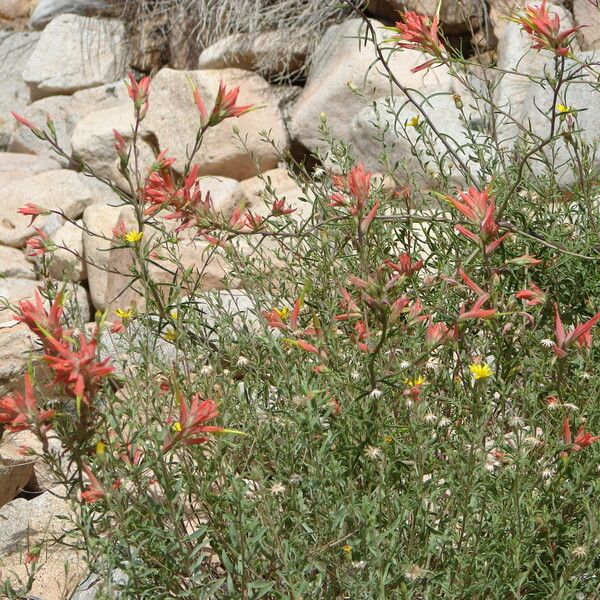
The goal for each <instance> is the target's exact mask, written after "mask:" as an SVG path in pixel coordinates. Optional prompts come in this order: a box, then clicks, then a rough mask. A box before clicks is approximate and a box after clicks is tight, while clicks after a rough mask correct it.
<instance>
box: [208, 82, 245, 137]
mask: <svg viewBox="0 0 600 600" xmlns="http://www.w3.org/2000/svg"><path fill="white" fill-rule="evenodd" d="M239 93H240V88H239V87H236V88H234V89H232V90H229V91H227V88H226V87H225V84H224V83H223V82H222V81H221V83H220V84H219V91H218V92H217V97H216V99H215V105H214V106H213V109H212V112H211V113H210V117H209V124H210V125H211V126H214V125H218V124H219V123H220V122H221V121H224V120H225V119H230V118H233V117H241V116H242V115H244V114H246V113H247V112H250V111H251V110H254V107H253V105H252V104H247V105H246V106H236V102H237V98H238V95H239Z"/></svg>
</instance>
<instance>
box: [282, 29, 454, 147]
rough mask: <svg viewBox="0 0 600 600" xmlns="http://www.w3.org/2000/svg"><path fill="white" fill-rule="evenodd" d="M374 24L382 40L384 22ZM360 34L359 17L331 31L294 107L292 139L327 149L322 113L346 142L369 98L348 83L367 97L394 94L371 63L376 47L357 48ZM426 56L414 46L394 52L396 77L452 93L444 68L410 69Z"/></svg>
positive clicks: (422, 87)
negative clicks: (353, 88)
mask: <svg viewBox="0 0 600 600" xmlns="http://www.w3.org/2000/svg"><path fill="white" fill-rule="evenodd" d="M371 22H372V24H373V26H374V27H375V30H376V31H377V33H378V35H379V36H380V37H379V43H381V42H382V41H383V39H384V37H385V36H384V34H383V33H382V30H383V24H382V23H380V22H379V21H375V20H372V21H371ZM361 33H362V34H363V35H364V26H362V21H361V20H360V19H351V20H349V21H346V22H344V23H342V24H341V25H334V26H332V27H330V28H329V29H328V30H327V32H326V33H325V35H324V37H323V39H322V40H321V42H320V43H319V46H318V47H317V49H316V51H315V55H314V57H313V61H312V66H311V68H310V70H309V73H308V79H307V82H306V86H305V88H304V90H303V91H302V93H301V94H300V97H299V98H298V100H297V102H296V104H295V106H294V108H293V110H292V120H291V124H290V131H291V135H292V138H293V139H294V140H295V141H297V142H299V143H300V144H302V145H303V146H304V147H305V148H308V149H310V150H316V149H320V150H322V151H325V150H326V149H327V144H326V143H324V142H323V141H321V134H320V132H319V127H320V123H321V118H322V115H326V117H327V124H328V126H329V128H330V130H331V135H332V136H333V137H334V138H335V139H338V140H344V141H347V139H348V132H349V127H348V125H349V122H350V120H351V119H352V118H353V117H354V116H356V115H357V114H358V113H359V112H360V111H361V109H362V108H363V107H364V106H365V105H366V104H368V100H367V99H364V98H363V97H361V95H359V94H357V93H355V92H353V91H352V90H351V87H349V86H350V85H352V86H355V87H356V88H358V89H359V90H360V91H361V93H362V94H364V95H366V96H367V98H368V99H377V98H382V97H385V96H388V95H389V94H390V83H389V80H388V78H387V77H385V76H384V75H382V74H380V73H379V71H380V70H381V69H379V68H376V67H375V66H374V65H373V61H374V60H375V51H374V48H373V45H372V44H371V43H368V44H366V45H365V44H362V45H361V46H360V47H359V40H358V39H357V37H360V35H361ZM386 52H387V51H386ZM426 60H427V57H426V56H425V55H424V54H422V53H420V52H418V51H416V50H402V52H395V53H394V54H391V55H390V57H389V64H390V68H391V69H392V71H393V73H394V74H395V76H396V77H397V78H398V80H399V81H400V82H401V83H402V84H403V85H405V86H407V87H409V88H414V89H416V90H419V91H420V92H422V93H427V91H431V92H443V91H450V89H451V86H452V81H451V78H450V76H449V74H448V72H447V70H446V69H445V68H443V67H441V68H436V69H434V70H429V71H421V72H419V73H411V72H410V70H411V69H412V68H413V67H416V66H418V65H420V64H422V63H424V62H425V61H426Z"/></svg>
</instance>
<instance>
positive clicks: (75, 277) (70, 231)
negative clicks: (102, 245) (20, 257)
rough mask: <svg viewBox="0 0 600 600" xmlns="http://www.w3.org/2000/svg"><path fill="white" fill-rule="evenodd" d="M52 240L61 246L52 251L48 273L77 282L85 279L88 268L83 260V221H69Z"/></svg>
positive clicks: (56, 277) (57, 278) (53, 276)
mask: <svg viewBox="0 0 600 600" xmlns="http://www.w3.org/2000/svg"><path fill="white" fill-rule="evenodd" d="M78 225H79V226H78ZM52 241H53V242H54V243H55V244H56V245H57V246H61V247H59V248H58V249H57V250H56V251H55V252H53V253H52V256H51V258H50V260H49V261H48V274H49V275H50V277H52V278H53V279H56V280H58V281H63V280H67V281H73V282H76V283H78V282H80V281H83V280H85V279H86V278H87V269H86V265H85V263H84V262H83V232H82V230H81V222H78V224H74V223H71V222H69V221H67V222H66V223H65V224H64V225H63V226H62V227H61V228H60V229H59V230H58V231H57V232H56V233H55V234H54V235H53V236H52ZM67 248H68V250H67Z"/></svg>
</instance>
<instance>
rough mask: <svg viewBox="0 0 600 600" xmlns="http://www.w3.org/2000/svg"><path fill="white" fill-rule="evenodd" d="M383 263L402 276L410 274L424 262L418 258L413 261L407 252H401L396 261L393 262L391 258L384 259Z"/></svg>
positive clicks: (417, 269)
mask: <svg viewBox="0 0 600 600" xmlns="http://www.w3.org/2000/svg"><path fill="white" fill-rule="evenodd" d="M384 264H385V265H386V266H388V267H389V268H390V269H392V271H395V272H396V273H398V275H399V276H402V275H412V274H413V273H416V272H417V271H419V270H420V269H421V268H422V267H423V265H424V262H423V261H422V260H418V261H416V262H414V263H413V262H412V258H411V256H410V254H408V253H407V252H403V253H402V254H401V255H400V256H399V257H398V260H397V261H396V262H393V261H391V260H385V261H384Z"/></svg>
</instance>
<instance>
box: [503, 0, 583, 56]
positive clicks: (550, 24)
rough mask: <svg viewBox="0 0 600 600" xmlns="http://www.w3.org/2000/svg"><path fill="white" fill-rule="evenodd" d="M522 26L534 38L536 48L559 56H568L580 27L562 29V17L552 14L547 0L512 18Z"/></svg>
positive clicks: (527, 8) (533, 46) (534, 47)
mask: <svg viewBox="0 0 600 600" xmlns="http://www.w3.org/2000/svg"><path fill="white" fill-rule="evenodd" d="M511 21H513V22H514V23H517V24H518V25H520V26H521V29H522V30H523V31H525V32H526V33H528V34H529V35H530V36H531V38H532V40H533V45H532V48H533V49H534V50H550V51H552V52H554V53H555V54H556V55H558V56H568V54H569V48H568V46H569V44H570V43H571V41H572V39H573V37H574V35H575V33H577V31H579V29H581V28H580V27H572V28H570V29H565V30H563V31H561V30H560V17H559V15H558V14H557V13H554V14H553V15H552V16H550V14H549V12H548V7H547V6H546V0H542V3H541V4H540V5H537V6H528V7H526V8H525V10H524V12H523V14H521V15H520V16H517V17H513V18H511Z"/></svg>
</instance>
